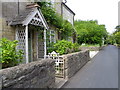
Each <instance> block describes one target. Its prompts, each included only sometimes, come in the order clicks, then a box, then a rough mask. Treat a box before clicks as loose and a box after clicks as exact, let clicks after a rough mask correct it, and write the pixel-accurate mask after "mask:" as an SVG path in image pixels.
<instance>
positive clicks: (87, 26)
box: [75, 20, 107, 45]
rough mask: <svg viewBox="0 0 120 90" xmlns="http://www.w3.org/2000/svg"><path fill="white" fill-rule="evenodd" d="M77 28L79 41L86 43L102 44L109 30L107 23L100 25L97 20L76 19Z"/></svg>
mask: <svg viewBox="0 0 120 90" xmlns="http://www.w3.org/2000/svg"><path fill="white" fill-rule="evenodd" d="M75 29H76V31H77V34H78V43H79V44H82V43H86V44H100V45H101V43H102V38H105V37H106V36H107V31H106V29H105V25H98V22H97V21H96V20H95V21H93V20H90V21H81V20H78V21H75Z"/></svg>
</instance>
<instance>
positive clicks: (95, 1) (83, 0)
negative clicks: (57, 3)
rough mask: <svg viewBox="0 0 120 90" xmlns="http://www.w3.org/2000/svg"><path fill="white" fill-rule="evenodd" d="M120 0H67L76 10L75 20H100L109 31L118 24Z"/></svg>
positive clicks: (113, 29) (99, 22) (112, 30)
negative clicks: (119, 3)
mask: <svg viewBox="0 0 120 90" xmlns="http://www.w3.org/2000/svg"><path fill="white" fill-rule="evenodd" d="M119 1H120V0H67V3H66V4H67V5H68V6H69V7H70V8H71V9H72V10H73V11H74V12H75V14H76V15H75V20H78V19H80V20H98V24H104V25H105V26H106V29H107V31H108V32H109V33H112V32H114V31H115V27H116V26H117V25H118V2H119Z"/></svg>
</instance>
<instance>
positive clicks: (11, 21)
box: [0, 0, 48, 63]
mask: <svg viewBox="0 0 120 90" xmlns="http://www.w3.org/2000/svg"><path fill="white" fill-rule="evenodd" d="M1 14H2V18H1V19H0V22H1V23H0V24H1V25H2V29H0V35H1V37H6V38H8V39H9V40H18V41H19V43H18V47H17V49H22V50H23V51H24V60H23V61H24V63H28V62H31V61H34V60H37V59H38V58H44V57H45V56H46V30H48V25H47V23H46V21H45V19H44V16H43V14H42V13H41V10H40V8H39V5H37V4H33V3H31V2H18V1H16V2H15V1H14V0H13V2H2V13H1Z"/></svg>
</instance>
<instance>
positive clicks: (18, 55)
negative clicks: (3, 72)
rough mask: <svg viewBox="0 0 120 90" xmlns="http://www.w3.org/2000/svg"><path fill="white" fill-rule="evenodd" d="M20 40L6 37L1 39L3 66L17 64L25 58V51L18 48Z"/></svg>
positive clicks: (0, 52) (0, 57)
mask: <svg viewBox="0 0 120 90" xmlns="http://www.w3.org/2000/svg"><path fill="white" fill-rule="evenodd" d="M17 43H18V41H16V40H15V41H10V40H7V39H6V38H3V39H1V40H0V62H1V63H2V68H7V67H12V66H15V65H17V64H18V63H20V62H21V60H22V59H23V51H22V50H16V46H17Z"/></svg>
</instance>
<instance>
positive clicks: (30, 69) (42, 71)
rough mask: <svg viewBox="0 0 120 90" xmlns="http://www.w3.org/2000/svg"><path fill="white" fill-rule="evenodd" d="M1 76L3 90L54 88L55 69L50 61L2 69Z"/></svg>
mask: <svg viewBox="0 0 120 90" xmlns="http://www.w3.org/2000/svg"><path fill="white" fill-rule="evenodd" d="M1 75H2V77H1V78H2V88H3V89H8V88H53V87H54V86H55V68H54V60H52V59H45V60H44V59H43V60H39V61H35V62H32V63H28V64H21V65H19V66H15V67H11V68H6V69H2V70H0V76H1ZM1 78H0V79H1Z"/></svg>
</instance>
